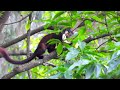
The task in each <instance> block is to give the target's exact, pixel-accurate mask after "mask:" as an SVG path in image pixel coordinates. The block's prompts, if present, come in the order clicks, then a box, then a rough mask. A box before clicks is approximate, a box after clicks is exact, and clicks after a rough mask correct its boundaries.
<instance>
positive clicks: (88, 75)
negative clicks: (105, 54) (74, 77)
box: [85, 64, 95, 79]
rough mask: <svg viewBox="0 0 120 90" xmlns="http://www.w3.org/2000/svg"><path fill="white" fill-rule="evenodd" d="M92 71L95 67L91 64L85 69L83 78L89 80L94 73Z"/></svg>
mask: <svg viewBox="0 0 120 90" xmlns="http://www.w3.org/2000/svg"><path fill="white" fill-rule="evenodd" d="M94 69H95V65H94V64H92V65H90V66H89V67H87V70H86V74H85V78H86V79H89V78H90V77H91V75H92V74H93V72H94Z"/></svg>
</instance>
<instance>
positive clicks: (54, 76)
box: [49, 72, 61, 79]
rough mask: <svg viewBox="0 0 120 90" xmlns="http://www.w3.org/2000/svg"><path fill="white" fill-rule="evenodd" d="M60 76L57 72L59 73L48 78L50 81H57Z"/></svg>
mask: <svg viewBox="0 0 120 90" xmlns="http://www.w3.org/2000/svg"><path fill="white" fill-rule="evenodd" d="M60 75H61V73H60V72H59V73H57V74H55V75H53V76H50V77H49V78H50V79H58V77H59V76H60Z"/></svg>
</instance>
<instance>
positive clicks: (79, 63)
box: [68, 59, 90, 71]
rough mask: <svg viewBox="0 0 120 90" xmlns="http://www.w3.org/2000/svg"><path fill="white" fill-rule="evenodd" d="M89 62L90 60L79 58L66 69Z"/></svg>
mask: <svg viewBox="0 0 120 90" xmlns="http://www.w3.org/2000/svg"><path fill="white" fill-rule="evenodd" d="M89 62H90V61H88V60H85V59H82V60H79V61H78V62H75V63H73V64H72V65H71V66H70V67H69V69H68V70H70V71H71V70H72V69H74V68H75V67H76V66H80V65H86V64H88V63H89Z"/></svg>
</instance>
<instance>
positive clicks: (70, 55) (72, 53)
mask: <svg viewBox="0 0 120 90" xmlns="http://www.w3.org/2000/svg"><path fill="white" fill-rule="evenodd" d="M69 50H70V52H68V53H67V55H66V58H65V59H66V60H70V59H72V58H75V57H77V55H78V54H79V51H78V50H77V49H75V48H69Z"/></svg>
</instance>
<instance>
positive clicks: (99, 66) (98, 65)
mask: <svg viewBox="0 0 120 90" xmlns="http://www.w3.org/2000/svg"><path fill="white" fill-rule="evenodd" d="M100 72H101V65H100V64H96V65H95V76H96V77H97V78H98V77H99V75H100Z"/></svg>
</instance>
